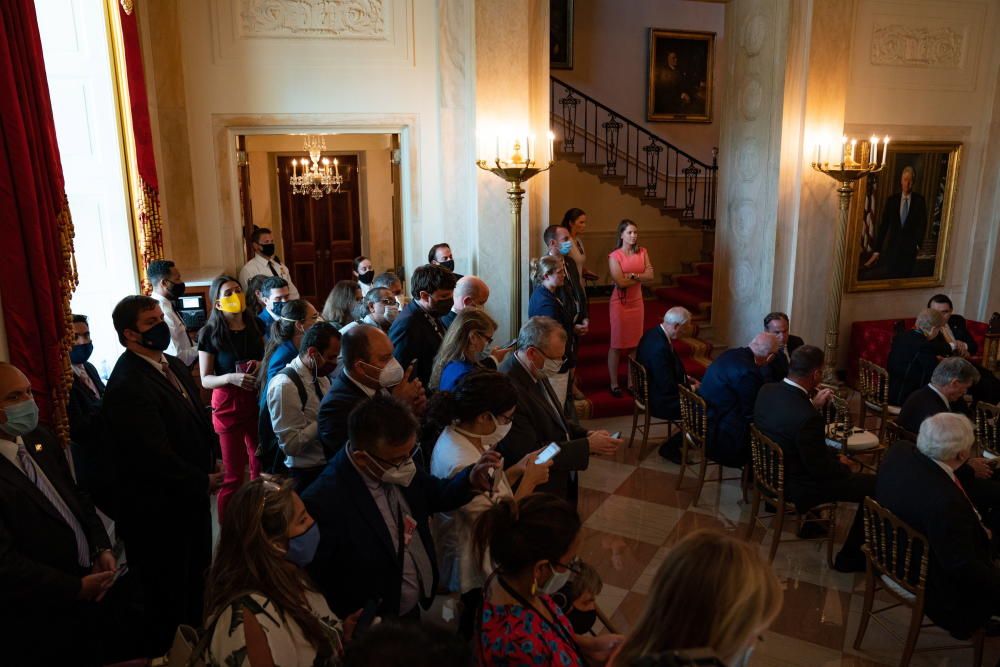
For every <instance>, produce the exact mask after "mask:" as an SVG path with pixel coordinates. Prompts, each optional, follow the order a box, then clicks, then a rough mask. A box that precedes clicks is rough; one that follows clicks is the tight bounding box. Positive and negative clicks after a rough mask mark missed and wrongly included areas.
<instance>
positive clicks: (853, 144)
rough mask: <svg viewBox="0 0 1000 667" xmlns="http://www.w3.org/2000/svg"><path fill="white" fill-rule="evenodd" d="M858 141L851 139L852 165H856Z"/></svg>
mask: <svg viewBox="0 0 1000 667" xmlns="http://www.w3.org/2000/svg"><path fill="white" fill-rule="evenodd" d="M857 144H858V140H857V139H851V164H854V148H855V146H857Z"/></svg>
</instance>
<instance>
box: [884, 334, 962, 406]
mask: <svg viewBox="0 0 1000 667" xmlns="http://www.w3.org/2000/svg"><path fill="white" fill-rule="evenodd" d="M950 355H951V348H950V347H949V346H948V343H946V342H945V340H944V337H943V336H941V335H940V334H938V335H937V336H935V337H934V339H933V340H928V338H927V336H926V335H925V334H924V332H922V331H920V330H919V329H910V330H909V331H904V332H902V333H900V334H898V335H897V336H895V337H893V339H892V346H891V347H890V348H889V358H888V360H887V361H886V371H888V373H889V403H890V404H891V405H902V404H903V403H905V402H906V399H907V398H909V396H910V394H912V393H913V392H915V391H916V390H917V389H919V388H920V387H922V386H924V385H925V384H927V383H928V382H930V381H931V375H932V374H933V373H934V369H935V368H937V365H938V357H947V356H950Z"/></svg>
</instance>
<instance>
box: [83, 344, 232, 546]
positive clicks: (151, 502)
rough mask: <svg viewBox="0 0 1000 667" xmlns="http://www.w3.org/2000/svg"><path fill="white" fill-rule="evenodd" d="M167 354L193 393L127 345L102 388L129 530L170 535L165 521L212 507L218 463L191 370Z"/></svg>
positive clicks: (124, 527)
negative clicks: (210, 499) (211, 486)
mask: <svg viewBox="0 0 1000 667" xmlns="http://www.w3.org/2000/svg"><path fill="white" fill-rule="evenodd" d="M164 357H165V358H166V360H167V363H168V364H170V369H171V370H172V371H173V374H174V375H175V376H176V377H177V379H178V380H179V381H180V383H181V385H182V386H183V387H184V390H185V392H187V395H188V398H185V397H183V396H181V395H180V394H179V393H178V391H177V390H176V389H175V388H174V386H173V385H172V384H171V383H170V381H169V380H168V379H167V378H165V377H164V376H163V374H162V373H160V372H159V371H157V370H156V368H154V367H153V366H152V365H151V364H150V363H149V362H147V361H146V360H144V359H142V358H141V357H139V355H137V354H136V353H134V352H130V351H125V352H124V353H123V354H122V355H121V356H120V357H119V358H118V362H117V363H116V364H115V368H114V370H113V371H112V372H111V377H110V378H109V379H108V389H107V392H105V394H104V409H103V416H104V420H105V423H106V424H107V427H108V438H109V442H110V445H111V448H112V451H113V453H114V459H115V465H116V468H117V479H118V491H119V494H120V503H119V504H120V511H119V515H120V519H119V523H120V527H121V530H122V534H123V535H125V536H126V538H127V536H128V535H129V534H131V533H133V532H135V533H140V534H144V535H149V534H150V532H156V533H161V534H163V539H165V540H169V534H168V533H165V531H168V530H169V528H168V527H167V526H163V525H159V524H160V523H161V522H166V523H167V524H168V526H169V525H176V523H177V522H181V523H184V522H187V521H189V520H200V518H201V515H202V514H203V513H205V512H208V511H209V505H208V474H209V473H211V472H214V471H215V461H216V452H217V451H218V448H219V444H218V438H217V436H216V435H215V432H214V431H213V429H212V424H211V421H210V419H209V416H208V413H207V412H206V410H205V409H204V407H202V406H201V404H200V401H199V398H198V397H199V393H198V389H197V387H196V386H195V384H194V381H193V380H192V378H191V372H190V371H189V370H188V368H187V367H186V366H185V365H184V363H183V362H182V361H181V360H180V359H178V358H177V357H173V356H170V355H169V354H166V355H164ZM193 516H195V517H198V518H197V519H193V518H192V517H193Z"/></svg>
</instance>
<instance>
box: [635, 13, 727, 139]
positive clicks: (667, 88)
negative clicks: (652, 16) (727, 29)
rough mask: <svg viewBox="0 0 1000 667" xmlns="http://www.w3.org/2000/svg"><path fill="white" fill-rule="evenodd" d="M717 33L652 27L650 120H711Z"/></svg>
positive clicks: (647, 111)
mask: <svg viewBox="0 0 1000 667" xmlns="http://www.w3.org/2000/svg"><path fill="white" fill-rule="evenodd" d="M714 70H715V33H714V32H699V31H691V30H664V29H661V28H650V29H649V70H648V76H647V90H646V120H649V121H656V122H667V123H711V122H712V94H713V92H714V82H713V80H712V79H713V72H714Z"/></svg>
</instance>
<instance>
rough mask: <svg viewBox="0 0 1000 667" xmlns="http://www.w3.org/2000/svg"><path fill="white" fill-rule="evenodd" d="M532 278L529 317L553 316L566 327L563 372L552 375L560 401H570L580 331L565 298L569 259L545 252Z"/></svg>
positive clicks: (534, 264) (539, 259)
mask: <svg viewBox="0 0 1000 667" xmlns="http://www.w3.org/2000/svg"><path fill="white" fill-rule="evenodd" d="M531 282H532V285H533V286H534V289H533V290H532V292H531V300H530V301H529V302H528V317H537V316H542V317H551V318H552V319H554V320H555V321H556V322H558V323H559V324H561V325H562V328H563V330H565V331H566V358H565V359H564V360H563V364H562V367H561V368H560V369H559V372H558V373H556V374H555V375H553V376H550V377H549V384H551V385H552V389H553V390H554V391H555V393H556V398H557V399H558V401H559V405H562V404H563V403H565V401H566V393H567V392H568V391H569V375H570V371H571V370H573V369H574V368H576V345H577V335H576V329H575V327H574V326H573V325H575V324H576V322H575V321H574V314H573V309H572V308H571V307H570V304H568V303H566V302H565V301H563V299H562V298H561V297H562V296H563V285H564V284H565V283H566V263H565V262H564V261H563V258H562V257H556V256H554V255H542V256H541V257H539V258H538V259H536V260H534V261H532V262H531Z"/></svg>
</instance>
